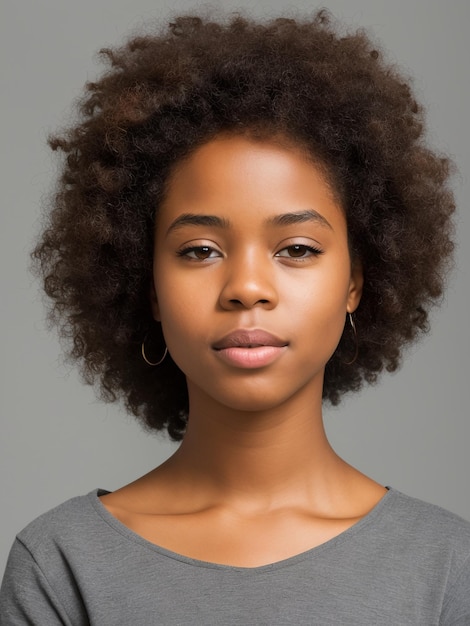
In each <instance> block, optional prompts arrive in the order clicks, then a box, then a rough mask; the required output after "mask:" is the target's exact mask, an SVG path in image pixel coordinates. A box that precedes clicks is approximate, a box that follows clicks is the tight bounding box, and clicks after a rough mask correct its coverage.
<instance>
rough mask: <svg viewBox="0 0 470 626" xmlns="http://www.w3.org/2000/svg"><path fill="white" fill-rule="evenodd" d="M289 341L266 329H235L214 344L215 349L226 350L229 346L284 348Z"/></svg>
mask: <svg viewBox="0 0 470 626" xmlns="http://www.w3.org/2000/svg"><path fill="white" fill-rule="evenodd" d="M287 344H288V342H287V341H285V340H283V339H280V338H279V337H276V335H273V334H271V333H268V332H267V331H265V330H258V329H257V330H243V329H238V330H234V331H232V332H231V333H229V334H228V335H225V337H222V339H219V340H218V341H216V342H215V343H214V344H213V346H212V347H213V349H214V350H226V349H227V348H245V349H250V348H251V349H253V348H262V347H266V346H270V347H273V348H283V347H285V346H287Z"/></svg>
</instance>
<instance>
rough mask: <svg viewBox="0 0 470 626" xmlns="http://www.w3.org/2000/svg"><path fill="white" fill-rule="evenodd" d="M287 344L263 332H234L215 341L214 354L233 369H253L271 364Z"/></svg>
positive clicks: (241, 330) (239, 330) (240, 330)
mask: <svg viewBox="0 0 470 626" xmlns="http://www.w3.org/2000/svg"><path fill="white" fill-rule="evenodd" d="M287 345H288V342H287V341H285V340H283V339H280V338H279V337H276V335H273V334H271V333H268V332H267V331H265V330H258V329H257V330H244V329H238V330H234V331H232V332H231V333H229V334H228V335H225V337H222V339H220V340H218V341H216V342H215V343H214V344H213V346H212V348H213V349H214V351H215V354H216V355H217V356H218V357H219V358H220V359H222V360H223V361H224V362H225V363H228V364H229V365H231V366H233V367H238V368H244V369H255V368H259V367H265V366H267V365H269V364H270V363H273V361H275V360H276V359H277V358H278V357H279V356H281V354H282V353H283V352H284V351H285V350H286V348H287Z"/></svg>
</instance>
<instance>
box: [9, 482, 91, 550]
mask: <svg viewBox="0 0 470 626" xmlns="http://www.w3.org/2000/svg"><path fill="white" fill-rule="evenodd" d="M98 493H99V490H98V489H95V490H94V491H92V492H91V493H89V494H87V495H82V496H77V497H75V498H71V499H70V500H67V501H66V502H63V503H62V504H59V505H58V506H56V507H54V508H53V509H51V510H49V511H47V512H46V513H43V514H42V515H40V516H39V517H37V518H36V519H35V520H33V521H32V522H30V523H29V524H28V525H27V526H26V527H25V528H23V530H21V531H20V532H19V533H18V535H17V538H18V540H19V541H20V542H21V543H23V544H24V545H25V546H26V547H27V548H29V549H30V550H32V551H34V550H36V549H38V548H39V547H40V546H41V545H42V544H43V543H45V542H47V541H48V540H53V541H55V542H57V541H60V539H61V538H64V539H65V538H67V539H69V538H70V536H73V535H77V534H78V535H80V534H81V533H82V532H83V531H84V530H86V529H87V528H89V526H90V525H94V524H96V522H97V514H96V509H95V506H94V504H93V502H94V500H96V499H97V495H98Z"/></svg>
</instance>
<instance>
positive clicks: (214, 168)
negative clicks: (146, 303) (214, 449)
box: [152, 136, 362, 414]
mask: <svg viewBox="0 0 470 626" xmlns="http://www.w3.org/2000/svg"><path fill="white" fill-rule="evenodd" d="M361 288H362V274H361V271H360V268H359V267H354V266H353V265H352V264H351V260H350V256H349V250H348V239H347V229H346V220H345V217H344V213H343V210H342V208H341V206H340V205H339V203H338V200H336V199H335V197H334V194H333V193H332V191H331V188H330V187H329V185H328V184H327V182H326V180H325V178H324V176H323V175H322V171H321V169H320V168H318V167H317V166H315V165H314V164H312V162H311V161H309V160H307V159H306V157H305V156H304V155H303V154H302V152H301V151H300V150H296V149H294V148H292V149H290V148H284V147H281V146H279V145H278V144H275V143H270V142H265V141H254V140H250V139H247V138H244V137H239V136H235V137H234V136H230V137H227V136H220V137H217V138H216V139H214V140H212V141H210V142H209V143H207V144H205V145H203V146H202V147H200V148H198V149H197V150H196V151H195V152H194V153H193V154H192V155H191V156H190V157H189V158H188V159H187V160H185V161H183V162H182V163H180V164H179V166H178V167H177V168H176V169H175V171H174V172H173V174H172V176H171V179H170V184H169V188H168V193H167V195H166V198H165V200H164V203H163V204H162V206H161V209H160V210H159V214H158V217H157V224H156V234H155V255H154V285H153V289H152V308H153V314H154V317H155V319H156V320H158V321H160V322H161V324H162V330H163V334H164V337H165V341H166V344H167V346H168V350H169V352H170V354H171V356H172V358H173V360H174V361H175V363H176V364H177V365H178V366H179V368H180V369H181V370H182V371H183V372H184V374H185V375H186V379H187V382H188V391H189V398H190V414H191V407H192V406H193V405H194V404H197V403H199V404H198V405H200V403H201V402H215V403H217V404H218V405H223V406H226V407H230V408H232V409H238V410H243V411H259V410H268V409H270V408H274V407H277V406H279V405H281V404H283V403H285V402H288V401H289V400H291V399H293V398H295V397H300V396H301V395H302V396H305V397H310V398H313V397H315V394H316V397H320V398H321V391H322V385H323V374H324V368H325V364H326V363H327V361H328V360H329V358H330V357H331V355H332V354H333V352H334V350H335V348H336V346H337V344H338V342H339V339H340V337H341V334H342V331H343V328H344V324H345V320H346V315H347V312H352V311H354V310H355V309H356V307H357V305H358V303H359V299H360V295H361Z"/></svg>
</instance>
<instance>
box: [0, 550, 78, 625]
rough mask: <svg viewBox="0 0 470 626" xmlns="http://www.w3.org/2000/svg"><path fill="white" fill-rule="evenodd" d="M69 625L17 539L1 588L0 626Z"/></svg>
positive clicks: (50, 590) (31, 559)
mask: <svg viewBox="0 0 470 626" xmlns="http://www.w3.org/2000/svg"><path fill="white" fill-rule="evenodd" d="M25 624H28V626H33V625H34V626H36V625H37V626H44V625H45V624H47V626H58V625H59V624H60V625H61V626H64V625H66V626H72V622H71V621H70V619H69V618H68V616H67V615H66V613H65V611H64V609H63V607H62V606H61V603H60V602H59V600H58V598H57V597H56V594H55V593H54V591H53V589H52V588H51V586H50V585H49V583H48V581H47V579H46V577H45V576H44V574H43V572H42V571H41V569H40V567H39V566H38V565H37V563H36V562H35V561H34V559H33V557H32V555H31V554H30V552H29V551H28V550H27V548H26V547H25V546H24V545H23V544H22V543H21V542H20V541H19V540H18V539H16V541H15V543H14V544H13V547H12V549H11V551H10V555H9V557H8V562H7V567H6V570H5V575H4V577H3V582H2V586H1V589H0V626H20V625H22V626H24V625H25Z"/></svg>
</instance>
